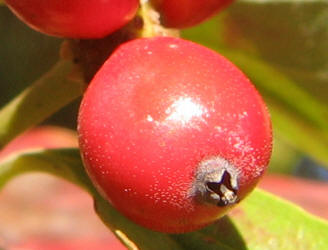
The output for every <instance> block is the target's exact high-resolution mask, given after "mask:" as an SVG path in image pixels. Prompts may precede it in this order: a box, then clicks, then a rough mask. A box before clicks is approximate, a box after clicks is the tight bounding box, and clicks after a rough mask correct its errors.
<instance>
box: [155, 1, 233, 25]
mask: <svg viewBox="0 0 328 250" xmlns="http://www.w3.org/2000/svg"><path fill="white" fill-rule="evenodd" d="M151 2H152V4H153V5H154V7H155V8H156V9H157V10H158V11H159V12H160V14H161V19H162V22H163V24H164V25H165V26H167V27H171V28H187V27H192V26H194V25H197V24H199V23H201V22H202V21H204V20H206V19H207V18H209V17H211V16H213V15H214V14H216V13H218V12H219V11H220V10H222V9H224V8H225V7H226V6H228V5H229V4H230V3H231V2H233V0H180V1H177V0H151Z"/></svg>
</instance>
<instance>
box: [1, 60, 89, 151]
mask: <svg viewBox="0 0 328 250" xmlns="http://www.w3.org/2000/svg"><path fill="white" fill-rule="evenodd" d="M73 69H74V64H73V63H72V62H71V61H69V60H64V59H62V60H60V61H59V62H57V63H56V64H55V65H54V67H53V68H52V69H51V70H50V71H48V72H47V73H46V74H44V75H43V76H42V77H41V78H40V79H39V80H37V81H36V82H34V83H33V84H32V85H31V86H29V87H28V88H27V89H25V90H24V91H23V92H22V93H20V94H19V95H18V96H17V97H16V98H14V99H13V100H12V101H10V102H9V103H8V104H7V105H5V106H4V107H3V108H2V109H1V110H0V121H1V123H0V148H2V147H3V146H4V145H6V144H7V143H8V142H9V141H10V140H12V139H13V138H15V137H16V136H17V135H19V134H20V133H22V132H23V131H25V130H26V129H28V128H30V127H32V126H34V125H36V124H38V123H40V122H41V121H43V120H44V119H46V118H47V117H49V116H50V115H52V114H53V113H54V112H56V111H58V110H59V109H60V108H62V107H64V106H65V105H67V104H68V103H70V102H71V101H73V100H74V99H76V98H77V97H78V96H80V95H81V93H82V86H83V81H82V80H81V79H80V78H79V77H75V78H74V77H73V75H72V70H73Z"/></svg>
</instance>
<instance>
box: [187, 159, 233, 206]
mask: <svg viewBox="0 0 328 250" xmlns="http://www.w3.org/2000/svg"><path fill="white" fill-rule="evenodd" d="M237 192H238V171H237V170H236V168H235V167H234V166H233V165H232V164H230V163H229V162H228V161H227V160H225V159H223V158H221V157H213V158H209V159H205V160H203V161H201V162H200V164H199V166H198V168H197V172H196V176H195V181H194V183H193V187H192V189H191V195H192V196H194V197H196V198H197V199H199V200H200V201H202V202H204V201H205V202H208V203H211V204H215V205H217V206H220V207H221V206H228V205H232V204H235V203H237V202H238V195H237Z"/></svg>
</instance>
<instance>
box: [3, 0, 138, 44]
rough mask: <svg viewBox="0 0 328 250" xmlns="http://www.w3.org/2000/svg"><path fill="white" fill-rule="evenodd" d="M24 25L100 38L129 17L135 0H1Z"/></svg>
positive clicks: (71, 35)
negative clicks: (3, 0)
mask: <svg viewBox="0 0 328 250" xmlns="http://www.w3.org/2000/svg"><path fill="white" fill-rule="evenodd" d="M5 2H6V4H7V5H8V7H9V8H10V9H11V10H12V11H13V12H14V13H15V14H16V15H17V16H18V17H19V18H20V19H21V20H22V21H24V22H25V23H26V24H27V25H29V26H30V27H31V28H33V29H35V30H37V31H40V32H42V33H45V34H48V35H52V36H59V37H68V38H102V37H104V36H106V35H108V34H110V33H112V32H114V31H115V30H117V29H119V28H121V27H122V26H123V25H125V24H126V23H127V22H128V21H130V20H131V19H132V18H133V17H134V15H135V13H136V11H137V8H138V6H139V1H138V0H107V1H99V0H69V1H66V0H47V1H43V0H5Z"/></svg>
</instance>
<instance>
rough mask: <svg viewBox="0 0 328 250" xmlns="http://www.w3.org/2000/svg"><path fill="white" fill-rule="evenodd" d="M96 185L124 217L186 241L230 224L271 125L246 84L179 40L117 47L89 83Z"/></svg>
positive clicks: (89, 146) (263, 155) (85, 151)
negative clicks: (227, 216)
mask: <svg viewBox="0 0 328 250" xmlns="http://www.w3.org/2000/svg"><path fill="white" fill-rule="evenodd" d="M78 133H79V143H80V148H81V154H82V158H83V161H84V164H85V167H86V170H87V172H88V173H89V175H90V177H91V179H92V180H93V182H94V184H95V186H96V187H97V188H98V189H99V190H100V192H101V193H102V194H103V195H104V196H105V197H106V198H107V199H108V200H109V201H110V202H111V203H112V204H113V205H114V207H116V208H117V209H118V210H119V211H121V212H122V213H123V214H124V215H126V216H127V217H128V218H130V219H131V220H133V221H134V222H136V223H138V224H141V225H143V226H145V227H147V228H150V229H152V230H156V231H162V232H170V233H181V232H188V231H192V230H196V229H199V228H202V227H204V226H206V225H208V224H209V223H211V222H213V221H215V220H217V219H218V218H219V217H221V216H222V215H224V213H226V212H227V211H228V210H229V209H230V208H231V207H233V206H234V205H235V204H236V203H238V202H239V201H240V200H241V199H243V198H244V197H245V196H246V195H247V194H248V193H249V192H250V191H251V190H252V189H253V188H254V187H255V185H256V183H257V182H258V180H259V178H260V177H261V175H262V174H263V172H264V171H265V169H266V166H267V165H268V162H269V159H270V155H271V143H272V136H271V122H270V118H269V114H268V112H267V109H266V106H265V104H264V103H263V101H262V99H261V97H260V95H259V94H258V92H257V91H256V89H255V88H254V87H253V85H252V84H251V82H250V81H249V80H248V78H246V77H245V75H244V74H243V73H242V72H241V71H240V70H239V69H238V68H237V67H236V66H234V65H233V64H232V63H231V62H230V61H228V60H227V59H226V58H224V57H222V56H221V55H219V54H217V53H216V52H214V51H212V50H210V49H207V48H205V47H203V46H200V45H197V44H195V43H193V42H189V41H186V40H183V39H179V38H170V37H155V38H143V39H137V40H133V41H130V42H128V43H125V44H123V45H121V46H120V47H119V48H118V49H117V50H116V51H115V52H114V53H113V54H112V55H111V57H110V58H109V59H108V60H107V61H106V62H105V64H104V65H103V66H102V68H101V69H100V70H99V71H98V73H97V74H96V75H95V77H94V79H93V80H92V81H91V83H90V85H89V87H88V89H87V91H86V92H85V95H84V97H83V100H82V103H81V107H80V111H79V118H78Z"/></svg>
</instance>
